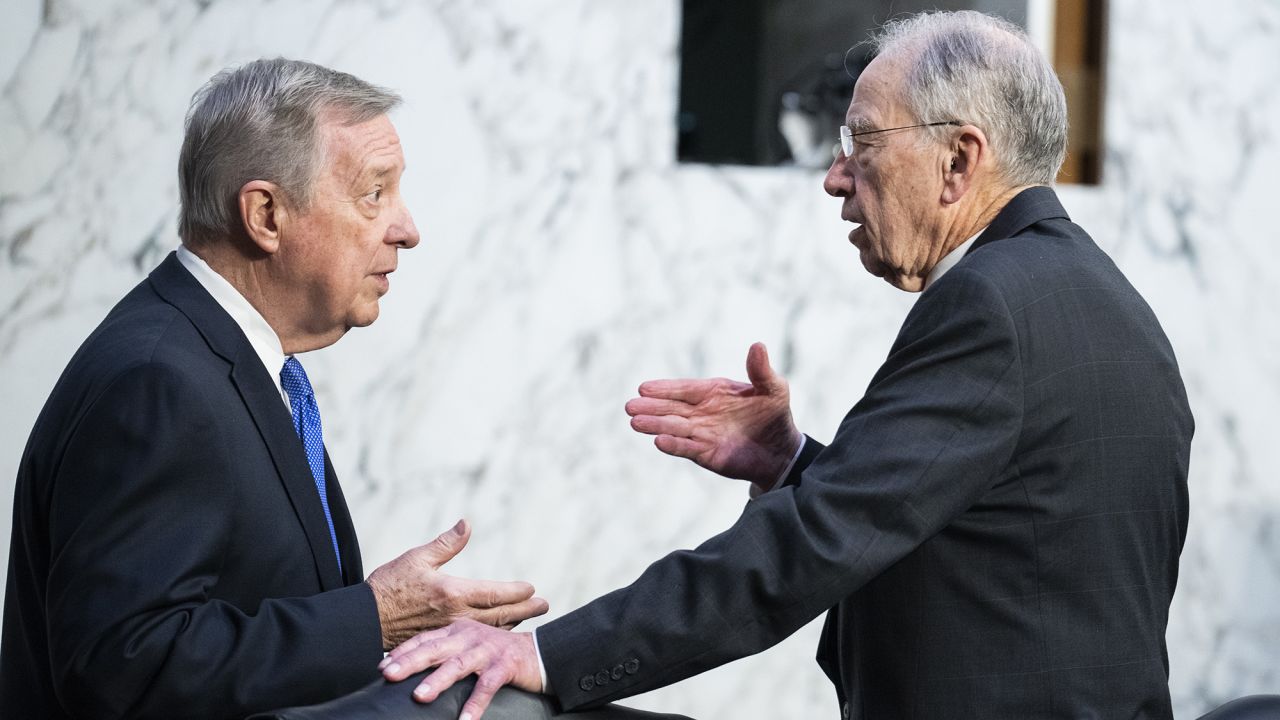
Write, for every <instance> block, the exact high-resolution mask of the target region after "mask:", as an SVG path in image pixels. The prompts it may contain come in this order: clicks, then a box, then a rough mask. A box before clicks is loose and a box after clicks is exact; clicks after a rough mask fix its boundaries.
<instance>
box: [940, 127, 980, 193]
mask: <svg viewBox="0 0 1280 720" xmlns="http://www.w3.org/2000/svg"><path fill="white" fill-rule="evenodd" d="M990 151H991V146H990V145H988V144H987V135H986V133H984V132H982V130H980V129H979V128H976V127H974V126H973V125H964V126H961V128H960V131H959V132H958V133H957V134H956V135H955V137H954V138H953V139H952V141H951V148H950V151H949V152H948V154H947V155H946V156H945V157H944V163H945V166H944V167H943V168H942V202H943V203H944V204H947V205H950V204H952V203H956V202H959V201H960V198H962V197H964V195H965V193H966V192H968V191H969V188H970V187H972V185H973V182H974V179H975V178H976V177H977V173H978V170H979V168H980V167H981V166H982V163H983V161H984V160H986V159H987V155H988V153H989V152H990Z"/></svg>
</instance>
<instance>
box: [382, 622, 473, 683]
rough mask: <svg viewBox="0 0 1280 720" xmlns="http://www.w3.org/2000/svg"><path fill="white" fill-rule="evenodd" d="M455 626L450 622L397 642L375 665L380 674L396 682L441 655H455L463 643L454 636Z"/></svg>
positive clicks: (429, 664) (419, 669) (424, 666)
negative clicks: (445, 625) (448, 624)
mask: <svg viewBox="0 0 1280 720" xmlns="http://www.w3.org/2000/svg"><path fill="white" fill-rule="evenodd" d="M455 628H456V626H454V625H450V626H449V627H443V628H440V629H439V630H431V631H428V632H424V633H418V634H417V635H415V636H414V637H412V638H410V639H408V640H405V641H404V642H402V643H400V644H399V645H397V646H396V647H395V649H394V650H392V651H391V652H390V653H388V654H387V656H386V657H385V658H383V659H382V662H381V663H379V664H378V667H379V668H380V669H381V670H382V676H383V677H385V678H386V679H388V680H390V681H392V682H399V681H401V680H404V679H405V678H407V677H409V676H410V675H412V674H414V673H416V672H421V671H423V670H426V669H427V668H429V667H433V666H435V665H439V664H440V663H441V662H442V661H444V660H445V658H448V657H450V656H455V655H458V651H460V650H462V649H463V643H462V641H461V639H460V638H458V637H457V636H456V633H455ZM441 690H442V691H443V688H442V689H441Z"/></svg>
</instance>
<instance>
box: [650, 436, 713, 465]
mask: <svg viewBox="0 0 1280 720" xmlns="http://www.w3.org/2000/svg"><path fill="white" fill-rule="evenodd" d="M653 444H654V445H656V446H657V447H658V449H659V450H661V451H662V452H664V453H666V454H668V455H674V456H676V457H682V458H685V459H688V460H693V461H694V462H698V459H699V458H701V457H702V456H703V455H704V454H706V453H707V452H708V451H710V450H711V449H712V446H711V444H710V443H706V442H702V441H699V440H691V439H689V438H682V437H676V436H674V435H659V436H658V437H656V438H654V439H653Z"/></svg>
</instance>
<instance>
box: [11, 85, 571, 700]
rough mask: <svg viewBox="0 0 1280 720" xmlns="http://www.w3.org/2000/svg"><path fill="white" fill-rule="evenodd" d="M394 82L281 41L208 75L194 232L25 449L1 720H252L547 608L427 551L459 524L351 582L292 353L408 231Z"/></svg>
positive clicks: (194, 136) (355, 298) (359, 293)
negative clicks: (426, 635)
mask: <svg viewBox="0 0 1280 720" xmlns="http://www.w3.org/2000/svg"><path fill="white" fill-rule="evenodd" d="M397 102H398V98H397V97H396V96H395V95H394V94H392V93H390V92H387V91H385V90H382V89H380V88H377V87H374V86H372V85H370V84H368V83H366V82H363V81H361V80H359V79H357V78H355V77H352V76H350V75H347V74H345V73H339V72H335V71H333V70H329V69H327V68H323V67H320V66H317V65H313V64H310V63H303V62H294V61H288V60H283V59H277V60H264V61H258V62H254V63H250V64H248V65H246V66H244V67H241V68H238V69H235V70H232V71H225V72H223V73H220V74H219V75H217V76H216V77H214V78H213V79H212V80H211V81H210V82H209V84H207V85H206V86H205V87H204V88H203V89H202V90H201V91H200V92H199V93H197V95H196V97H195V98H194V100H193V102H192V106H191V110H190V113H189V115H188V118H187V127H186V137H185V140H184V142H183V147H182V155H181V160H180V164H179V176H180V180H181V190H182V214H181V220H180V233H181V235H182V240H183V244H182V247H181V248H179V249H178V251H177V252H176V253H174V254H171V255H170V256H169V257H168V258H166V259H165V260H164V261H163V262H162V263H161V264H160V266H159V267H157V268H156V269H155V270H154V271H153V272H152V273H151V275H150V277H148V278H147V279H146V280H144V281H143V282H142V283H141V284H139V285H138V286H137V287H136V288H135V289H134V290H133V291H132V292H130V293H129V294H128V295H127V296H126V297H125V298H124V299H123V300H122V301H121V302H120V303H119V304H118V305H117V306H116V307H115V308H114V309H113V310H112V311H111V312H110V314H109V315H108V316H107V318H106V319H105V320H104V321H103V322H102V324H101V325H100V326H99V327H98V328H97V330H95V331H94V332H93V334H92V335H91V336H90V337H89V339H88V340H86V341H85V343H84V345H83V346H81V348H80V350H79V351H78V352H77V353H76V355H75V357H73V358H72V359H71V362H70V364H69V365H68V366H67V369H66V371H65V372H64V373H63V375H62V377H61V379H60V380H59V381H58V384H57V386H56V387H55V388H54V390H53V393H52V394H51V395H50V397H49V400H48V402H47V403H46V405H45V407H44V410H43V411H42V412H41V413H40V416H39V419H38V420H37V421H36V424H35V427H34V429H33V430H32V433H31V438H30V441H29V442H28V445H27V448H26V451H25V453H24V455H23V458H22V462H21V466H20V469H19V471H18V479H17V491H16V498H15V502H14V523H13V544H12V551H11V555H10V560H9V575H8V587H7V591H6V596H5V610H4V635H3V646H2V647H0V717H3V718H6V719H12V720H17V719H18V718H95V719H98V718H126V717H127V718H175V717H185V718H242V717H244V716H245V715H246V714H248V713H250V712H254V711H258V710H265V709H268V708H272V707H280V706H284V705H290V704H297V703H310V702H318V701H321V700H325V699H328V698H332V697H335V696H338V695H342V694H344V693H346V692H350V691H352V690H355V689H356V688H359V687H361V686H363V685H365V684H367V683H368V682H369V681H370V680H373V679H375V678H376V677H377V663H378V661H379V659H381V657H382V653H383V651H384V650H385V649H388V648H391V647H393V646H394V645H395V644H396V643H398V642H400V641H402V640H404V639H406V638H408V637H410V636H411V635H413V634H414V633H416V632H419V631H422V630H424V629H428V628H432V627H439V626H442V625H445V624H447V623H448V622H450V621H451V620H455V619H457V618H463V617H469V618H475V619H476V620H478V621H482V622H487V623H492V624H493V625H511V624H514V623H516V622H519V621H520V620H523V619H525V618H527V617H530V616H532V615H537V614H540V613H542V612H545V611H546V603H545V602H544V601H542V600H541V599H539V598H535V597H533V596H532V595H533V588H532V587H531V586H529V585H528V584H526V583H489V582H483V581H471V580H464V579H461V578H452V577H449V576H446V575H444V574H443V573H441V572H440V571H439V567H440V565H442V564H443V563H444V562H446V561H447V560H449V559H450V558H451V557H453V556H454V555H455V554H456V553H457V552H458V551H460V550H461V549H462V547H463V546H464V545H465V544H466V542H467V538H468V537H469V534H470V530H469V528H468V526H467V524H466V523H465V522H460V523H459V524H458V525H457V526H456V527H454V528H453V529H452V530H450V531H448V532H446V533H444V534H442V535H441V536H440V537H439V538H437V539H436V540H435V541H434V542H432V543H429V544H427V545H423V546H420V547H417V548H414V549H412V550H409V551H408V552H406V553H405V554H404V555H402V556H400V557H399V558H397V559H396V560H393V561H392V562H390V563H388V564H386V565H384V566H382V567H380V568H378V569H376V570H374V571H373V573H372V574H370V575H369V577H368V578H367V579H366V578H365V576H364V573H363V570H362V568H361V560H360V547H359V545H358V544H357V542H356V534H355V529H354V528H353V526H352V522H351V516H350V515H349V513H348V511H347V506H346V503H345V502H344V500H343V495H342V489H341V487H339V485H338V480H337V478H336V477H335V476H334V472H333V467H332V465H331V464H330V462H329V457H328V454H327V453H326V452H325V448H324V442H323V434H322V433H323V428H322V425H321V422H320V413H319V406H318V404H317V402H316V398H315V394H314V393H313V392H312V389H311V385H310V382H309V381H308V380H307V376H306V373H305V371H304V370H303V369H302V365H301V364H300V363H299V361H298V359H297V357H296V356H297V355H298V354H301V353H304V352H307V351H309V350H315V349H317V348H322V347H325V346H327V345H330V344H332V343H334V342H336V341H337V340H338V339H339V338H341V337H342V336H343V334H344V333H346V331H347V330H348V329H350V328H352V327H357V326H364V325H368V324H370V323H372V322H373V321H374V320H375V319H376V318H377V317H378V301H379V299H380V298H381V297H382V296H383V295H384V294H385V293H386V292H387V290H388V288H389V281H388V276H389V275H390V274H391V272H392V271H394V270H395V269H396V262H397V255H398V252H399V251H400V250H403V249H408V248H412V247H413V246H415V245H417V244H418V231H417V229H416V228H415V227H414V224H413V219H412V218H411V217H410V214H409V211H408V209H407V208H406V207H405V205H404V202H403V198H402V196H401V194H400V176H401V174H402V172H403V171H404V156H403V154H402V152H401V150H400V142H399V139H398V137H397V135H396V131H395V128H394V127H393V126H392V124H391V122H390V121H389V120H388V119H387V112H388V111H389V110H391V109H392V108H393V107H394V106H395V105H396V104H397Z"/></svg>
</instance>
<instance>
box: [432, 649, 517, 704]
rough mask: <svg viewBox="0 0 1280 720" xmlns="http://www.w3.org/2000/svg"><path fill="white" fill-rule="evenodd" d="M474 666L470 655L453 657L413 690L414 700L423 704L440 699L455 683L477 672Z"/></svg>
mask: <svg viewBox="0 0 1280 720" xmlns="http://www.w3.org/2000/svg"><path fill="white" fill-rule="evenodd" d="M433 664H434V663H433ZM474 665H476V663H475V662H473V660H472V658H471V656H470V655H453V656H452V657H450V658H448V659H447V660H445V661H444V662H443V663H441V664H440V667H438V668H436V670H435V672H433V673H431V674H430V675H428V676H426V677H425V678H423V679H422V682H421V683H418V687H416V688H414V689H413V699H414V700H417V701H418V702H422V703H429V702H432V701H434V700H435V699H436V698H438V697H440V693H442V692H444V691H445V690H448V689H449V688H451V687H453V684H454V683H456V682H458V681H459V680H461V679H463V678H465V677H466V676H468V675H470V674H471V673H473V672H475V671H476V668H475V667H474ZM428 667H429V666H428ZM477 689H478V688H477ZM495 692H496V691H495ZM485 704H486V705H488V703H485Z"/></svg>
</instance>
